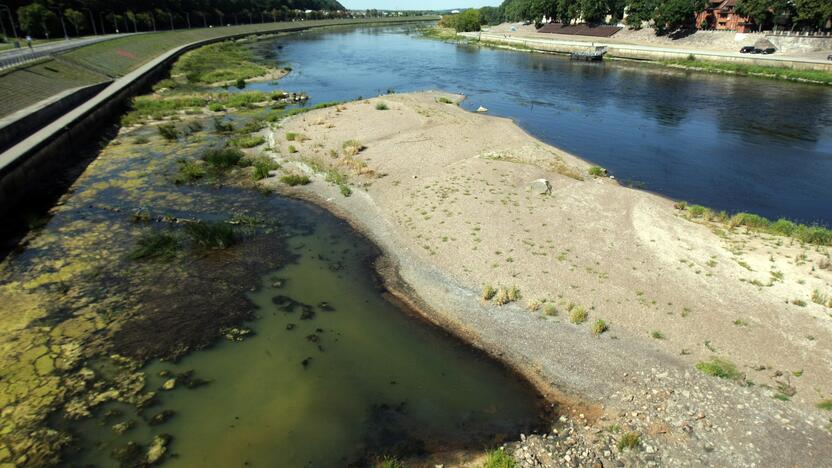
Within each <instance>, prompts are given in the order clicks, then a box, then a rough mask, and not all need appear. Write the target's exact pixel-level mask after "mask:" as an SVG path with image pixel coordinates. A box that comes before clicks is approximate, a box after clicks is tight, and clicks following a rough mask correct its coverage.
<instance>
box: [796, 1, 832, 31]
mask: <svg viewBox="0 0 832 468" xmlns="http://www.w3.org/2000/svg"><path fill="white" fill-rule="evenodd" d="M794 7H795V10H797V18H795V20H796V22H797V23H798V24H800V25H802V26H806V27H809V28H812V29H821V28H824V27H826V23H827V22H828V21H829V20H830V18H832V2H830V1H829V0H794Z"/></svg>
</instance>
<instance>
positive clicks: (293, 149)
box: [288, 145, 298, 154]
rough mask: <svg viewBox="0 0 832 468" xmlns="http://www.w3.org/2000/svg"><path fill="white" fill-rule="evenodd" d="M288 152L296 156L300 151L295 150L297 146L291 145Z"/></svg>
mask: <svg viewBox="0 0 832 468" xmlns="http://www.w3.org/2000/svg"><path fill="white" fill-rule="evenodd" d="M288 150H289V153H290V154H295V153H297V152H298V149H297V148H295V145H289V148H288Z"/></svg>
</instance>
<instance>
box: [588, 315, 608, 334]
mask: <svg viewBox="0 0 832 468" xmlns="http://www.w3.org/2000/svg"><path fill="white" fill-rule="evenodd" d="M609 328H610V327H609V325H607V322H605V321H603V320H601V319H598V320H596V321H595V323H593V324H592V334H593V335H595V336H599V335H601V334H602V333H604V332H606V331H607V330H609Z"/></svg>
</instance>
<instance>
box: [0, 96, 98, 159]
mask: <svg viewBox="0 0 832 468" xmlns="http://www.w3.org/2000/svg"><path fill="white" fill-rule="evenodd" d="M110 83H112V81H106V82H103V83H98V84H94V85H92V86H84V87H81V88H75V89H70V90H67V91H64V92H63V93H60V94H58V95H57V96H54V97H53V98H52V99H49V100H48V101H45V102H42V103H39V104H38V105H36V106H32V107H29V108H27V109H24V110H22V111H20V112H16V113H14V114H12V115H9V116H7V117H4V118H3V119H0V153H2V152H3V151H6V150H7V149H9V148H11V147H12V146H14V145H16V144H17V143H20V141H21V140H23V139H25V138H26V137H27V136H29V135H31V134H33V133H35V132H36V131H38V130H40V129H41V128H43V127H45V126H46V125H48V124H49V123H50V122H54V121H55V120H56V119H57V118H58V117H60V116H62V115H64V114H66V113H67V112H69V111H70V110H72V109H74V108H76V107H78V106H79V105H81V104H82V103H84V102H85V101H86V100H88V99H90V98H91V97H93V96H95V95H96V94H98V93H100V92H101V90H103V89H104V88H106V87H107V86H108V85H109V84H110Z"/></svg>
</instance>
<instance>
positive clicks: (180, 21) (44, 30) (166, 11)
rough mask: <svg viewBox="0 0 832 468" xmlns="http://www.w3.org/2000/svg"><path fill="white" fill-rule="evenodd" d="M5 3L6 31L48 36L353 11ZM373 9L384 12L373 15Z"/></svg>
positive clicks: (31, 0) (188, 0) (213, 3)
mask: <svg viewBox="0 0 832 468" xmlns="http://www.w3.org/2000/svg"><path fill="white" fill-rule="evenodd" d="M4 4H5V6H6V7H8V8H3V7H2V6H0V8H2V10H0V24H2V26H3V33H4V34H8V33H9V32H11V31H10V29H11V30H17V29H19V30H20V31H21V32H23V33H25V34H27V35H30V36H34V37H46V38H49V37H50V36H55V35H66V36H69V35H73V33H74V35H76V36H78V35H85V34H106V33H114V32H116V31H118V32H130V31H134V32H138V31H154V30H159V29H175V28H185V27H191V26H193V27H207V26H219V25H226V24H243V23H245V24H249V23H261V22H266V21H291V20H296V19H321V18H324V17H327V18H333V17H335V18H338V17H344V16H348V15H349V13H348V12H347V11H346V10H345V9H344V7H343V6H342V5H341V4H340V3H339V2H338V1H337V0H10V1H6V2H4ZM11 12H14V15H12V14H11ZM373 13H378V12H376V11H373V12H371V11H368V12H367V15H368V16H373ZM9 23H12V24H9ZM9 27H11V28H10V29H9Z"/></svg>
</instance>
